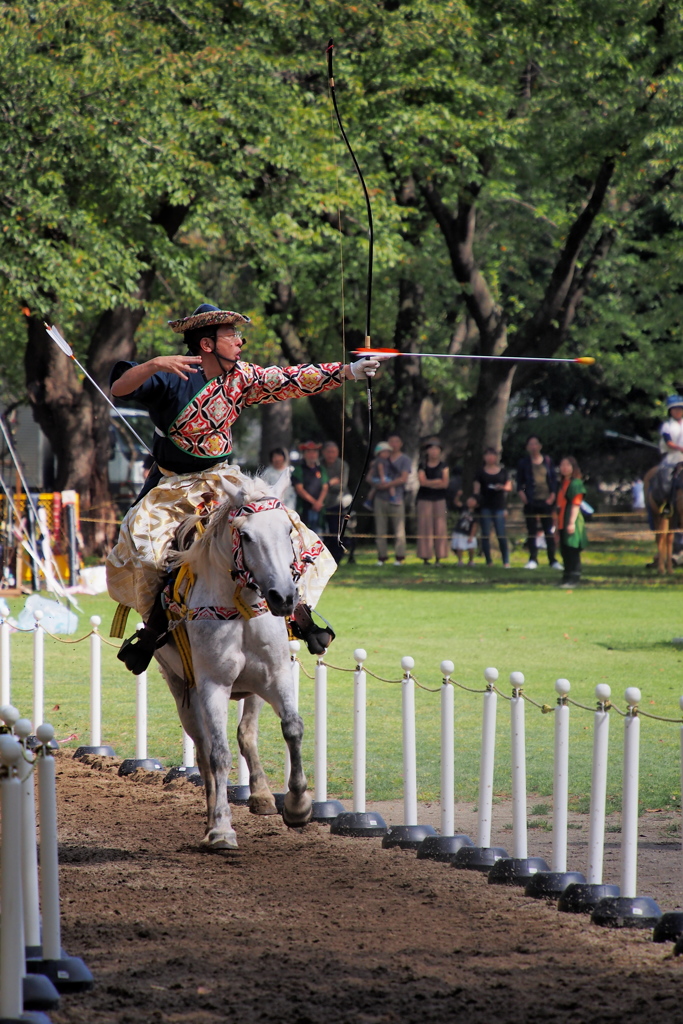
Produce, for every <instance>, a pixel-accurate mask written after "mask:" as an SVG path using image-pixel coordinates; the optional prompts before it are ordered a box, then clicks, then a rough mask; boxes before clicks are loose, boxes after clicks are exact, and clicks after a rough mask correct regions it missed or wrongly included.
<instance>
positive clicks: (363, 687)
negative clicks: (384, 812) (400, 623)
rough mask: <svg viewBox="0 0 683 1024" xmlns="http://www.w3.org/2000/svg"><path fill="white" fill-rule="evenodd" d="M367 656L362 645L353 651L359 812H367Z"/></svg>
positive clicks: (355, 806) (355, 787) (356, 808)
mask: <svg viewBox="0 0 683 1024" xmlns="http://www.w3.org/2000/svg"><path fill="white" fill-rule="evenodd" d="M367 656H368V655H367V652H366V651H364V650H363V649H362V647H358V648H357V649H356V650H355V651H354V652H353V657H354V660H355V662H356V671H355V672H354V673H353V809H354V811H355V812H356V813H357V814H363V813H365V786H366V781H365V771H366V744H367V723H366V715H367V677H366V675H365V669H364V668H363V664H364V662H365V660H366V659H367Z"/></svg>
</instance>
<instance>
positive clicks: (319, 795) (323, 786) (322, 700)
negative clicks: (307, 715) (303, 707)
mask: <svg viewBox="0 0 683 1024" xmlns="http://www.w3.org/2000/svg"><path fill="white" fill-rule="evenodd" d="M326 800H327V666H326V665H324V664H323V661H322V658H319V659H318V661H317V663H316V666H315V802H316V803H325V801H326Z"/></svg>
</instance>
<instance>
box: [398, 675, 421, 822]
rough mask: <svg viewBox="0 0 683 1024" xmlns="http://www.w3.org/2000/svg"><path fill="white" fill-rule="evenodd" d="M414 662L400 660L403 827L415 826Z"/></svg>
mask: <svg viewBox="0 0 683 1024" xmlns="http://www.w3.org/2000/svg"><path fill="white" fill-rule="evenodd" d="M414 667H415V660H414V659H413V658H410V657H406V658H401V668H402V669H403V682H402V684H401V690H402V705H403V817H404V819H405V821H404V824H405V825H417V757H416V751H415V680H414V679H413V677H412V676H411V674H410V672H411V670H412V669H413V668H414Z"/></svg>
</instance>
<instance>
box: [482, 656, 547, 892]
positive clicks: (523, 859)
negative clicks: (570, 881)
mask: <svg viewBox="0 0 683 1024" xmlns="http://www.w3.org/2000/svg"><path fill="white" fill-rule="evenodd" d="M510 685H511V687H512V697H511V699H510V746H511V755H512V847H513V849H512V857H502V858H501V859H500V860H497V861H496V863H495V864H494V865H493V867H492V868H491V870H490V872H489V882H490V883H491V884H493V885H523V886H527V885H528V883H529V882H530V881H531V880H532V878H533V877H534V875H536V874H537V873H538V872H539V871H549V870H550V868H549V867H548V865H547V864H546V862H545V861H544V860H543V858H542V857H529V854H528V849H527V811H526V736H525V731H524V704H525V700H524V694H523V690H522V687H523V686H524V676H523V675H522V673H521V672H511V673H510Z"/></svg>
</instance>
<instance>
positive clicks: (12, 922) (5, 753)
mask: <svg viewBox="0 0 683 1024" xmlns="http://www.w3.org/2000/svg"><path fill="white" fill-rule="evenodd" d="M21 757H22V750H21V746H20V744H19V742H18V741H17V740H16V739H15V738H14V737H13V736H8V735H7V734H5V735H4V736H0V762H1V763H2V765H3V769H2V779H0V801H1V804H2V852H1V854H0V903H1V904H2V928H0V1017H2V1018H8V1019H9V1020H17V1019H19V1017H20V1016H21V1013H22V1010H23V1006H24V996H23V989H22V985H23V982H22V978H23V975H24V971H25V968H26V964H25V958H24V942H23V912H22V905H21V904H22V887H21V782H20V781H19V779H18V777H17V774H16V771H17V766H18V764H19V762H20V760H21Z"/></svg>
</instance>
